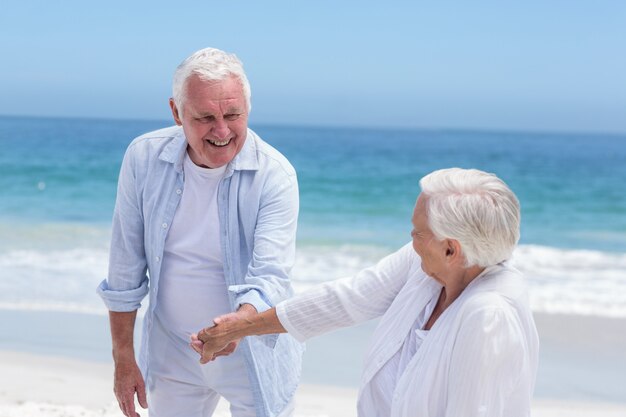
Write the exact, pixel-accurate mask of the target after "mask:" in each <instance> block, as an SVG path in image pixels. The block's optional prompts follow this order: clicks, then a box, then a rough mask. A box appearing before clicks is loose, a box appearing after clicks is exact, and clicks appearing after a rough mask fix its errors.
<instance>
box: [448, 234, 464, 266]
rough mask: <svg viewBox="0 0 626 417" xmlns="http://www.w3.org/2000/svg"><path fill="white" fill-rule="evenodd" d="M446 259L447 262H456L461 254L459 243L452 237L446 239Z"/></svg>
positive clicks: (460, 257)
mask: <svg viewBox="0 0 626 417" xmlns="http://www.w3.org/2000/svg"><path fill="white" fill-rule="evenodd" d="M445 249H446V260H447V261H448V262H456V261H458V260H459V259H462V258H463V256H462V255H461V244H460V243H459V241H458V240H454V239H446V247H445Z"/></svg>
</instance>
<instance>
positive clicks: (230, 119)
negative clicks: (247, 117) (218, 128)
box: [224, 113, 241, 122]
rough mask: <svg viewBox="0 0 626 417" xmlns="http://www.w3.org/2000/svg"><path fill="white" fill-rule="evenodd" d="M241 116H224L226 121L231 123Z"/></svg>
mask: <svg viewBox="0 0 626 417" xmlns="http://www.w3.org/2000/svg"><path fill="white" fill-rule="evenodd" d="M239 116H241V115H240V114H237V113H233V114H227V115H226V116H224V119H226V120H229V121H231V122H232V121H233V120H237V119H239Z"/></svg>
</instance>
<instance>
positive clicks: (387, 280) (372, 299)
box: [192, 168, 539, 417]
mask: <svg viewBox="0 0 626 417" xmlns="http://www.w3.org/2000/svg"><path fill="white" fill-rule="evenodd" d="M420 186H421V188H422V193H421V194H420V195H419V197H418V199H417V203H416V204H415V209H414V211H413V218H412V223H413V230H412V231H411V237H412V239H413V241H412V243H411V244H407V245H406V246H404V247H403V248H401V249H400V250H399V251H397V252H396V253H394V254H391V255H389V256H387V257H386V258H384V259H382V260H381V261H380V262H379V263H378V264H377V265H376V266H374V267H371V268H368V269H365V270H363V271H361V272H359V273H357V274H356V275H355V276H353V277H351V278H346V279H341V280H338V281H333V282H328V283H325V284H322V285H320V286H318V287H316V288H313V289H311V290H309V291H307V292H304V293H301V294H299V295H297V296H295V297H293V298H291V299H288V300H286V301H283V302H282V303H280V304H278V305H277V306H276V307H275V308H272V309H270V310H268V311H265V312H263V313H260V314H258V315H256V316H253V317H252V318H250V319H249V320H242V319H238V318H236V317H235V316H229V315H227V316H222V317H220V318H217V319H215V324H216V325H215V326H214V327H211V328H207V329H203V330H202V331H201V332H200V333H199V334H198V335H194V336H192V347H193V348H194V349H195V350H196V351H197V352H198V353H200V354H201V356H202V358H201V361H203V362H207V361H210V360H213V359H215V357H216V356H219V355H221V354H224V353H227V352H228V351H230V350H231V349H232V348H233V347H234V344H233V341H236V340H238V339H239V338H241V337H243V336H248V335H261V334H268V333H281V332H285V331H287V332H289V333H290V334H291V335H293V336H294V337H295V338H296V339H298V340H301V341H304V340H306V339H308V338H310V337H313V336H316V335H319V334H321V333H325V332H328V331H331V330H334V329H337V328H340V327H346V326H352V325H355V324H358V323H361V322H363V321H366V320H370V319H373V318H376V317H381V316H382V318H381V320H380V323H379V325H378V327H377V329H376V331H375V333H374V336H373V340H372V342H371V345H370V347H369V350H368V353H367V356H366V359H365V369H364V371H363V375H362V380H361V388H360V391H359V398H358V415H359V416H361V417H370V416H371V417H374V416H377V417H387V416H394V417H401V416H402V417H408V416H412V417H414V416H420V417H442V416H449V417H472V416H477V417H478V416H484V417H487V416H502V417H517V416H528V415H529V414H530V404H531V398H532V392H533V387H534V382H535V375H536V370H537V353H538V345H539V341H538V337H537V331H536V328H535V324H534V321H533V318H532V314H531V312H530V309H529V306H528V300H527V291H526V283H525V282H524V278H523V277H522V275H521V274H520V272H519V271H517V270H516V269H514V268H513V267H512V266H511V265H509V263H508V259H509V258H510V257H511V254H512V253H513V249H514V248H515V245H516V244H517V241H518V239H519V224H520V209H519V202H518V200H517V198H516V197H515V195H514V194H513V192H512V191H511V190H510V189H509V188H508V187H507V186H506V184H505V183H504V182H503V181H502V180H500V179H499V178H497V177H496V176H495V175H492V174H487V173H485V172H482V171H478V170H463V169H458V168H453V169H445V170H440V171H435V172H433V173H431V174H429V175H427V176H426V177H424V178H423V179H422V180H421V181H420Z"/></svg>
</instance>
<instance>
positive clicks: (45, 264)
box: [0, 245, 626, 317]
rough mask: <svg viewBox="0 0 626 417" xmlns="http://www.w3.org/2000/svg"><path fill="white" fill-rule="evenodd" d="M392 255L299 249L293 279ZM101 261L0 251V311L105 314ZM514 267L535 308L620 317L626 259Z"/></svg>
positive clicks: (557, 256) (521, 257)
mask: <svg viewBox="0 0 626 417" xmlns="http://www.w3.org/2000/svg"><path fill="white" fill-rule="evenodd" d="M390 252H391V251H390V250H389V249H387V248H382V247H375V246H367V245H344V246H304V245H301V246H300V247H299V249H298V256H297V261H296V265H295V266H294V269H293V273H292V281H293V283H294V287H295V289H296V291H297V292H300V291H303V290H305V289H306V288H309V287H311V286H313V285H315V284H317V283H320V282H323V281H327V280H332V279H336V278H340V277H344V276H349V275H352V274H354V273H355V272H357V271H359V270H360V269H362V268H364V267H367V266H370V265H373V264H375V263H376V262H377V261H378V260H379V259H381V258H382V257H383V256H385V255H386V254H388V253H390ZM107 262H108V253H107V250H106V249H104V248H101V247H98V248H80V249H70V250H56V251H44V250H13V251H8V252H4V253H0V308H2V309H21V310H44V311H68V312H81V313H90V314H105V313H106V309H105V308H104V306H103V304H102V302H101V300H100V299H99V297H98V296H97V295H96V293H95V288H96V286H97V285H98V283H99V282H100V281H101V280H102V279H103V278H104V277H105V276H106V271H107ZM513 262H514V264H515V266H516V267H517V268H519V269H520V270H521V271H522V272H524V274H525V276H526V278H527V279H528V282H529V286H530V300H531V305H532V308H533V310H535V311H541V312H547V313H566V314H593V315H600V316H611V317H626V254H615V253H607V252H599V251H591V250H564V249H556V248H551V247H545V246H534V245H524V246H521V247H520V248H518V250H517V251H516V252H515V255H514V260H513Z"/></svg>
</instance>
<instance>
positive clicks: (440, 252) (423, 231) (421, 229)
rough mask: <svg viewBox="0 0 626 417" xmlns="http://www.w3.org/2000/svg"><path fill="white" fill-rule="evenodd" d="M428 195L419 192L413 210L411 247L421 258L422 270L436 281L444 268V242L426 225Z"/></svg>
mask: <svg viewBox="0 0 626 417" xmlns="http://www.w3.org/2000/svg"><path fill="white" fill-rule="evenodd" d="M427 198H428V197H426V196H424V194H420V196H419V197H418V198H417V203H415V209H414V210H413V218H412V219H411V222H412V223H413V230H412V231H411V237H412V238H413V249H414V250H415V252H417V254H418V255H419V256H420V258H422V270H423V271H424V272H425V273H426V274H428V275H429V276H431V277H433V278H435V279H436V280H437V281H441V280H440V279H439V277H440V275H441V273H442V272H444V271H445V269H446V262H445V260H446V244H445V242H444V241H439V240H437V238H436V237H435V235H434V234H433V232H432V231H431V230H430V227H429V226H428V216H427V209H426V199H427Z"/></svg>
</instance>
